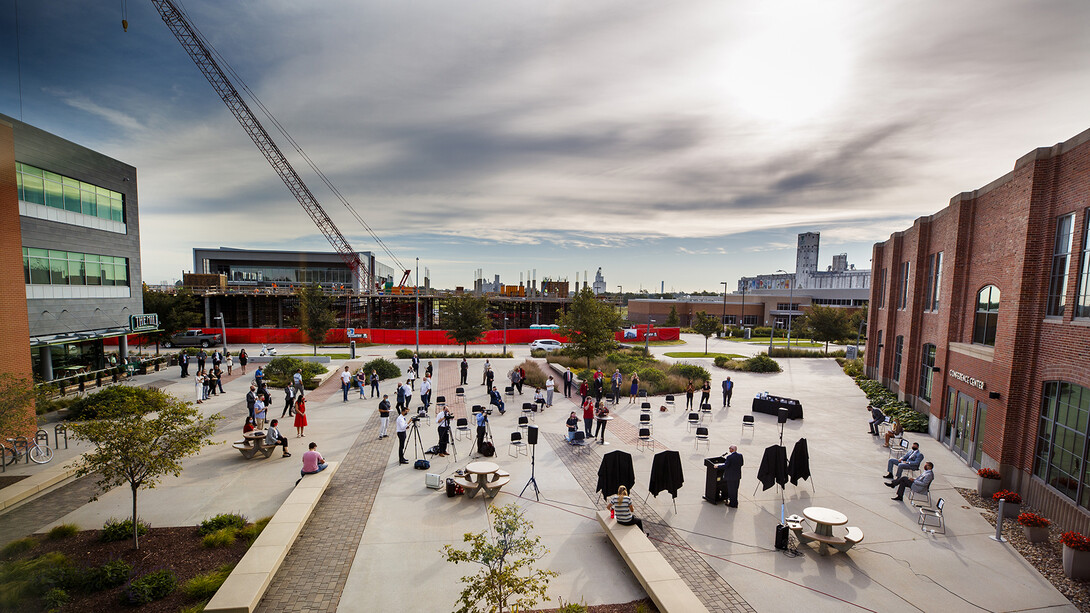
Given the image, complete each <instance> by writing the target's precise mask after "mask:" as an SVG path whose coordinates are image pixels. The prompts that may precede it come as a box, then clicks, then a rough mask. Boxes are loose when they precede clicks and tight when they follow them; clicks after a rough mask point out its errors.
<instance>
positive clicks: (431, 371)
mask: <svg viewBox="0 0 1090 613" xmlns="http://www.w3.org/2000/svg"><path fill="white" fill-rule="evenodd" d="M434 373H435V370H434V369H433V368H432V366H431V360H428V367H427V368H425V369H424V376H425V377H431V376H432V375H433V374H434Z"/></svg>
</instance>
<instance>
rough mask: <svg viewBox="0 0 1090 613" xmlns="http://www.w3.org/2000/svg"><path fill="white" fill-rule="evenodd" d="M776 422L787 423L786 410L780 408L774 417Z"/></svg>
mask: <svg viewBox="0 0 1090 613" xmlns="http://www.w3.org/2000/svg"><path fill="white" fill-rule="evenodd" d="M776 422H777V423H781V424H786V423H787V409H783V408H781V409H780V410H779V412H778V413H777V415H776Z"/></svg>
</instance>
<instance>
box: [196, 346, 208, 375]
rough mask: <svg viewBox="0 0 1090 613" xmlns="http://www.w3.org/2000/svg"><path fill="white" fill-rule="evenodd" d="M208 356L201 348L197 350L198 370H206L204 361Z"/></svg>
mask: <svg viewBox="0 0 1090 613" xmlns="http://www.w3.org/2000/svg"><path fill="white" fill-rule="evenodd" d="M207 358H208V354H207V353H205V352H204V349H201V350H200V351H198V352H197V370H204V361H205V360H206V359H207Z"/></svg>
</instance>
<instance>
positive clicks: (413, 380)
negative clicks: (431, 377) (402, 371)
mask: <svg viewBox="0 0 1090 613" xmlns="http://www.w3.org/2000/svg"><path fill="white" fill-rule="evenodd" d="M408 377H409V387H411V388H412V390H413V391H414V392H415V391H416V369H415V368H410V369H409V372H408Z"/></svg>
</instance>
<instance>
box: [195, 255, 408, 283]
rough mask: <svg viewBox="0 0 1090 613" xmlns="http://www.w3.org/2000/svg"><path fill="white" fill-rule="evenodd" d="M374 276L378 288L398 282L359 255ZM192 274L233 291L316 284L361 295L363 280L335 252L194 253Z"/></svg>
mask: <svg viewBox="0 0 1090 613" xmlns="http://www.w3.org/2000/svg"><path fill="white" fill-rule="evenodd" d="M358 255H359V256H360V260H361V261H363V263H364V264H365V265H366V266H367V267H368V271H369V272H371V274H372V275H373V276H374V281H375V284H376V287H379V288H381V287H382V286H384V285H385V284H386V283H389V282H394V281H396V280H395V279H394V269H393V268H390V267H389V266H387V265H385V264H383V263H381V262H378V261H377V260H375V255H374V254H373V253H371V252H370V251H361V252H359V253H358ZM193 272H195V273H199V274H221V275H225V276H226V277H227V285H228V287H232V288H244V287H251V288H253V287H272V286H274V285H276V286H284V287H287V286H291V285H304V284H312V283H317V284H320V285H322V286H325V287H335V286H345V287H346V288H348V287H350V288H352V290H353V291H356V292H359V291H361V289H362V288H361V287H360V279H359V277H358V276H357V275H353V274H352V269H351V268H349V267H348V265H347V264H345V262H344V259H342V258H341V256H340V255H339V254H338V253H336V252H333V251H324V252H323V251H274V250H270V249H234V248H232V247H220V248H219V249H205V248H196V249H194V250H193Z"/></svg>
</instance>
